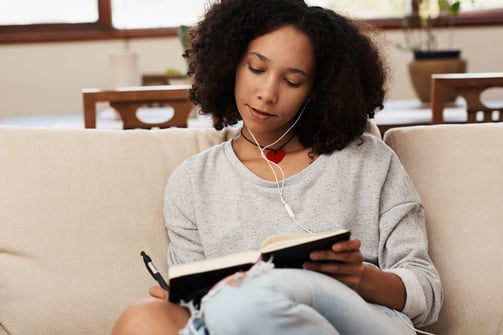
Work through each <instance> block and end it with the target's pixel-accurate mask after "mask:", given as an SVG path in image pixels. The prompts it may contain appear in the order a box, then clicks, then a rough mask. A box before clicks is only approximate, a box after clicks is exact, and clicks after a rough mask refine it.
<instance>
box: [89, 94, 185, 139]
mask: <svg viewBox="0 0 503 335" xmlns="http://www.w3.org/2000/svg"><path fill="white" fill-rule="evenodd" d="M189 88H190V85H160V86H132V87H123V88H117V89H111V90H102V89H96V88H88V89H84V90H82V95H83V100H84V126H85V127H86V128H96V103H97V102H108V103H109V104H110V106H112V107H113V108H114V109H115V110H116V111H117V113H118V114H119V115H120V117H121V119H122V121H123V128H124V129H133V128H144V129H151V128H154V127H158V128H169V127H187V119H188V118H189V114H190V112H191V111H192V109H193V108H194V104H193V103H192V102H191V101H190V100H189V97H188V91H189ZM152 103H159V104H160V105H162V106H166V105H167V106H170V107H172V108H173V117H172V118H171V119H169V120H167V121H164V122H156V123H149V122H144V121H142V120H140V119H139V118H138V116H137V115H136V112H137V110H138V108H139V107H141V106H145V105H151V104H152Z"/></svg>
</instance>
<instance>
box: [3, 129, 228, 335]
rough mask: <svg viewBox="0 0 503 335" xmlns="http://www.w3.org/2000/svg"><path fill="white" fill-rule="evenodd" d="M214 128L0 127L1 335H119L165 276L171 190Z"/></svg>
mask: <svg viewBox="0 0 503 335" xmlns="http://www.w3.org/2000/svg"><path fill="white" fill-rule="evenodd" d="M230 135H232V131H229V130H225V131H222V132H217V131H215V130H212V129H165V130H128V131H116V130H75V129H72V130H63V129H57V130H56V129H28V128H13V127H0V334H2V335H5V334H11V335H18V334H19V335H20V334H23V335H31V334H38V335H45V334H47V335H57V334H73V335H75V334H93V335H97V334H110V330H111V327H112V324H113V322H114V320H116V318H117V317H118V315H119V314H120V312H121V311H122V310H123V309H124V308H125V306H127V305H129V304H130V303H132V302H134V301H137V300H138V299H140V298H142V297H145V296H147V295H148V288H149V287H150V286H151V285H153V284H155V282H154V281H153V280H152V278H151V277H150V276H149V275H148V273H147V271H146V269H145V266H144V264H143V261H142V259H141V257H140V250H145V251H146V252H147V253H149V254H150V255H151V256H152V258H153V260H154V261H155V262H156V263H157V265H158V267H159V268H160V270H161V271H163V272H165V271H166V270H167V269H166V265H165V263H166V245H167V243H166V239H167V237H166V236H167V235H166V232H165V228H164V223H163V193H164V187H165V183H166V180H167V178H168V176H169V174H170V173H171V172H172V171H173V169H174V168H175V167H176V166H177V165H178V164H179V163H180V162H181V161H182V160H183V159H185V158H186V157H188V156H190V155H193V154H195V153H197V152H199V151H201V150H203V149H205V148H207V147H209V146H211V145H214V144H217V143H219V142H221V141H223V140H225V139H227V138H228V137H229V136H230Z"/></svg>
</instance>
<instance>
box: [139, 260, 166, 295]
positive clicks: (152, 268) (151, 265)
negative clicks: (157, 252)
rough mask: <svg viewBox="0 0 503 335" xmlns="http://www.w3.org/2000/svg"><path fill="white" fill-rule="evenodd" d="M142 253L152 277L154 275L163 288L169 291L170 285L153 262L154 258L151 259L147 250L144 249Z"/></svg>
mask: <svg viewBox="0 0 503 335" xmlns="http://www.w3.org/2000/svg"><path fill="white" fill-rule="evenodd" d="M140 255H141V256H142V257H143V262H145V266H146V267H147V270H148V272H149V273H150V274H151V275H152V277H154V279H155V281H156V282H158V283H159V285H160V286H161V287H162V288H163V289H165V290H166V291H169V285H168V284H167V283H166V281H165V280H164V278H162V276H161V274H160V273H159V271H158V270H157V268H156V267H155V265H154V263H153V262H152V259H150V257H149V256H148V255H147V254H146V253H145V251H142V252H141V253H140Z"/></svg>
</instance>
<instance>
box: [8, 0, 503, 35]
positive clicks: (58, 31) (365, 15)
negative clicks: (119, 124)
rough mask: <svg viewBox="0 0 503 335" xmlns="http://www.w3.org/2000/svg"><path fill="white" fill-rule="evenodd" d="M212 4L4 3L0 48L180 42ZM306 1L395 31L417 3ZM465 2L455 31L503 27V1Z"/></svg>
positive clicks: (180, 0)
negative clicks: (185, 28) (180, 34)
mask: <svg viewBox="0 0 503 335" xmlns="http://www.w3.org/2000/svg"><path fill="white" fill-rule="evenodd" d="M212 1H215V0H72V1H68V0H1V1H0V43H19V42H41V41H58V40H80V39H110V38H127V37H160V36H176V34H177V29H176V27H178V26H179V25H181V24H187V25H190V24H193V23H194V22H196V21H197V20H198V19H199V18H200V17H201V15H202V14H203V13H204V10H205V8H206V6H208V4H209V3H211V2H212ZM306 1H307V2H308V3H309V4H311V5H319V6H325V7H328V8H332V9H334V10H336V11H338V12H341V13H343V14H345V15H349V16H351V17H354V18H356V19H365V20H369V21H370V22H371V23H373V24H376V25H378V26H381V27H383V28H384V29H387V28H389V29H397V28H400V18H401V17H403V16H404V15H407V14H409V13H411V12H412V8H413V6H414V4H417V1H418V0H379V1H375V0H306ZM461 1H462V2H463V5H462V13H461V15H459V17H456V18H455V19H454V23H455V24H456V25H488V24H500V25H501V24H503V0H475V1H473V0H461ZM440 24H442V22H441V21H440ZM451 24H452V20H451Z"/></svg>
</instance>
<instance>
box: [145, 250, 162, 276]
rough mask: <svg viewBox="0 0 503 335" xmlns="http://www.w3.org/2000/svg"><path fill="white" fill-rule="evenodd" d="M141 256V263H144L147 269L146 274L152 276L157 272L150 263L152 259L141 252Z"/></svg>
mask: <svg viewBox="0 0 503 335" xmlns="http://www.w3.org/2000/svg"><path fill="white" fill-rule="evenodd" d="M141 256H142V257H143V262H144V263H145V266H146V267H147V270H148V272H149V273H150V274H151V275H152V276H154V275H155V274H156V273H158V272H159V271H158V270H157V268H156V267H155V265H154V263H152V259H151V258H150V257H149V255H147V254H146V253H145V251H142V252H141Z"/></svg>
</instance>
